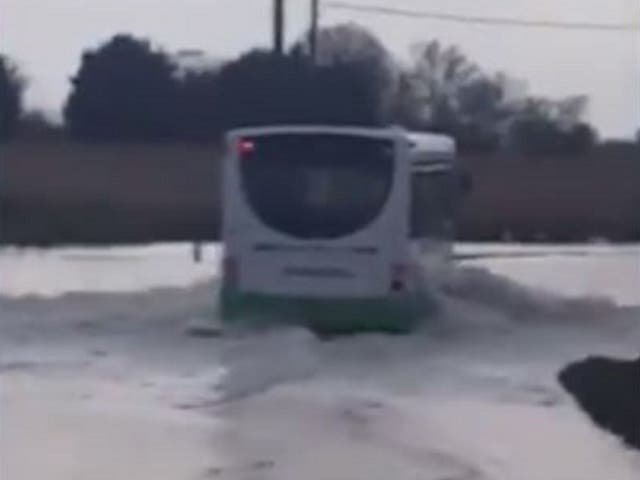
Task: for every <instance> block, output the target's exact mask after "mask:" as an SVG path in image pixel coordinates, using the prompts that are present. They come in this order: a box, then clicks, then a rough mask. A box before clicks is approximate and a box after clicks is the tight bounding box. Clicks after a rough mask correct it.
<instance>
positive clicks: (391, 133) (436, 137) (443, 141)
mask: <svg viewBox="0 0 640 480" xmlns="http://www.w3.org/2000/svg"><path fill="white" fill-rule="evenodd" d="M312 133H324V134H338V135H339V134H341V135H357V136H363V137H370V138H388V139H393V138H398V137H404V138H406V139H407V140H408V141H409V142H410V143H411V146H412V148H414V149H416V150H418V151H424V152H431V153H443V154H450V155H455V153H456V143H455V141H454V140H453V138H451V137H449V136H448V135H443V134H437V133H423V132H410V131H407V130H404V129H402V128H400V127H384V128H382V127H358V126H341V125H267V126H260V127H246V128H238V129H235V130H231V131H229V132H227V136H228V137H229V138H237V137H242V136H260V135H282V134H312Z"/></svg>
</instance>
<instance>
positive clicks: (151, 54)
mask: <svg viewBox="0 0 640 480" xmlns="http://www.w3.org/2000/svg"><path fill="white" fill-rule="evenodd" d="M174 71H175V66H174V65H173V63H172V62H171V61H170V60H169V58H168V57H167V56H166V55H165V54H164V53H163V52H161V51H157V50H154V49H153V48H152V47H151V45H150V44H149V42H147V41H145V40H140V39H137V38H134V37H132V36H129V35H116V36H114V37H113V38H112V39H111V40H110V41H108V42H107V43H106V44H104V45H102V46H100V47H99V48H98V49H96V50H94V51H87V52H85V53H84V55H83V57H82V63H81V66H80V70H79V71H78V73H77V75H76V76H75V77H74V78H73V79H72V84H73V90H72V92H71V95H70V97H69V99H68V101H67V104H66V107H65V111H64V114H65V120H66V124H67V127H68V129H69V131H70V133H71V135H72V136H73V137H75V138H77V139H82V140H90V141H112V140H124V141H137V140H158V139H166V138H171V137H173V136H174V135H175V124H176V97H177V82H176V78H175V76H174Z"/></svg>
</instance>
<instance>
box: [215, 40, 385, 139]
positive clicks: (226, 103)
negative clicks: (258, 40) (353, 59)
mask: <svg viewBox="0 0 640 480" xmlns="http://www.w3.org/2000/svg"><path fill="white" fill-rule="evenodd" d="M216 84H217V85H216V87H215V92H216V93H215V96H214V98H213V100H212V104H214V105H216V106H217V111H218V115H217V118H218V122H217V127H216V128H217V130H218V131H220V132H223V131H225V130H227V129H230V128H235V127H241V126H256V125H269V124H284V123H306V124H310V123H322V124H330V125H345V124H351V125H381V124H382V123H383V119H382V118H381V112H380V108H379V102H378V97H377V96H376V93H375V91H374V89H373V88H371V82H370V78H369V77H368V75H367V71H366V70H364V69H362V68H361V66H360V65H359V64H356V63H347V62H344V63H343V62H340V63H335V64H330V65H313V63H312V62H311V61H310V59H309V58H308V56H307V55H305V54H303V53H301V50H300V49H294V50H293V51H292V52H291V53H289V54H287V55H275V54H273V53H272V52H268V51H260V50H254V51H252V52H249V53H247V54H245V55H243V56H241V57H240V58H239V59H237V60H235V61H233V62H230V63H228V64H226V65H225V66H224V67H223V68H222V69H221V70H220V72H219V75H218V78H217V82H216Z"/></svg>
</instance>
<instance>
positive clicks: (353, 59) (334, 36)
mask: <svg viewBox="0 0 640 480" xmlns="http://www.w3.org/2000/svg"><path fill="white" fill-rule="evenodd" d="M309 48H310V43H309V34H307V35H305V36H304V37H303V38H302V39H301V40H299V41H298V42H297V43H296V44H295V45H294V46H293V48H292V50H291V54H292V55H293V56H307V57H308V55H309ZM310 60H314V61H315V62H316V64H317V67H318V68H319V69H320V71H321V72H327V71H331V70H333V71H334V72H337V71H342V72H343V73H346V72H347V71H348V72H350V73H349V75H350V76H351V77H354V78H355V77H360V78H358V80H357V82H358V83H359V88H360V89H363V90H365V91H366V95H367V96H368V97H369V101H370V102H372V104H375V106H376V108H377V109H378V113H377V115H378V116H379V118H380V119H381V121H387V122H388V121H390V120H391V118H390V111H391V109H393V100H394V97H395V95H396V89H397V88H398V86H399V84H398V80H399V69H398V68H397V66H396V65H395V63H394V61H393V58H392V56H391V55H390V54H389V52H388V51H387V49H386V48H385V47H384V45H383V44H382V42H381V41H380V40H379V39H378V38H377V37H376V36H375V35H373V34H372V33H371V32H369V31H368V30H366V29H365V28H363V27H361V26H359V25H357V24H355V23H345V24H340V25H336V26H333V27H327V28H322V29H320V30H319V31H318V36H317V58H316V59H310Z"/></svg>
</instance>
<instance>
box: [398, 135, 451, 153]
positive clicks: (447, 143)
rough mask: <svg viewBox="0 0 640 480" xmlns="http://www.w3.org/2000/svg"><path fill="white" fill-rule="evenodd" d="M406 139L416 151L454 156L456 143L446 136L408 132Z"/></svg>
mask: <svg viewBox="0 0 640 480" xmlns="http://www.w3.org/2000/svg"><path fill="white" fill-rule="evenodd" d="M407 138H408V139H409V141H410V142H411V143H412V147H413V148H414V149H415V150H418V151H424V152H431V153H445V154H451V155H455V153H456V142H455V140H453V138H451V137H449V136H448V135H442V134H438V133H422V132H408V133H407Z"/></svg>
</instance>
